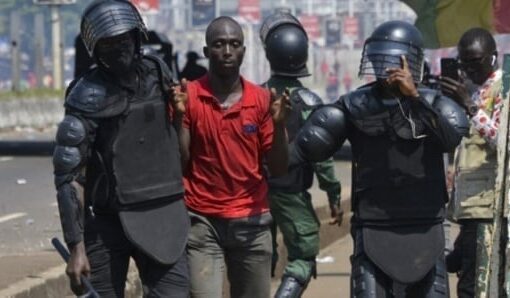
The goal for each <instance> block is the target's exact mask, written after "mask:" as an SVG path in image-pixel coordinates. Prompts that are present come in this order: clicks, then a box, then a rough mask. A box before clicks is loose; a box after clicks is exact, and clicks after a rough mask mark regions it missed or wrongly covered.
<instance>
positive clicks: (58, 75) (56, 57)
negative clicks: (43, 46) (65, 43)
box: [50, 4, 62, 90]
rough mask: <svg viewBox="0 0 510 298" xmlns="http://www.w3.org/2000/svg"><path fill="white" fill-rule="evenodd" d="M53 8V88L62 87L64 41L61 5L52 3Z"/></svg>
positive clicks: (58, 88)
mask: <svg viewBox="0 0 510 298" xmlns="http://www.w3.org/2000/svg"><path fill="white" fill-rule="evenodd" d="M50 9H51V37H52V57H53V88H54V89H56V90H60V89H62V54H61V52H62V41H61V35H60V33H61V29H60V27H61V24H60V21H61V20H60V5H59V4H52V5H51V6H50Z"/></svg>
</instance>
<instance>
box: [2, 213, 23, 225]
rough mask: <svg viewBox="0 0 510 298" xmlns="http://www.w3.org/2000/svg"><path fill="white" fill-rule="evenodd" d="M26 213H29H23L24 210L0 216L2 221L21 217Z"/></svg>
mask: <svg viewBox="0 0 510 298" xmlns="http://www.w3.org/2000/svg"><path fill="white" fill-rule="evenodd" d="M26 215H27V214H26V213H23V212H18V213H11V214H7V215H4V216H1V217H0V223H2V222H6V221H8V220H11V219H16V218H19V217H23V216H26Z"/></svg>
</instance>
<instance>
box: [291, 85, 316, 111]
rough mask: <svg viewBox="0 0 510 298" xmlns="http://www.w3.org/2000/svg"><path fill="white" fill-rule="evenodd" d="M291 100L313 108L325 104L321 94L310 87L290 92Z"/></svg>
mask: <svg viewBox="0 0 510 298" xmlns="http://www.w3.org/2000/svg"><path fill="white" fill-rule="evenodd" d="M290 100H291V101H292V103H295V104H304V106H305V107H306V108H309V109H313V108H315V107H317V106H320V105H322V104H323V102H322V99H321V98H320V96H319V95H317V94H315V93H314V92H312V91H310V89H308V88H297V89H295V90H294V91H293V92H292V93H291V94H290Z"/></svg>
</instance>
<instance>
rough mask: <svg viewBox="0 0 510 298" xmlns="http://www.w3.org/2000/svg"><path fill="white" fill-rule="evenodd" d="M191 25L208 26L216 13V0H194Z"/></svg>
mask: <svg viewBox="0 0 510 298" xmlns="http://www.w3.org/2000/svg"><path fill="white" fill-rule="evenodd" d="M191 14H192V16H191V25H192V26H207V25H208V24H209V23H210V22H211V21H212V20H213V19H214V17H215V15H216V0H192V2H191Z"/></svg>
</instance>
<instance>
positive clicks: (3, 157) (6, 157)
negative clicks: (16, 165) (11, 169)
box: [0, 156, 14, 161]
mask: <svg viewBox="0 0 510 298" xmlns="http://www.w3.org/2000/svg"><path fill="white" fill-rule="evenodd" d="M13 159H14V157H12V156H2V157H0V161H9V160H13Z"/></svg>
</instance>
